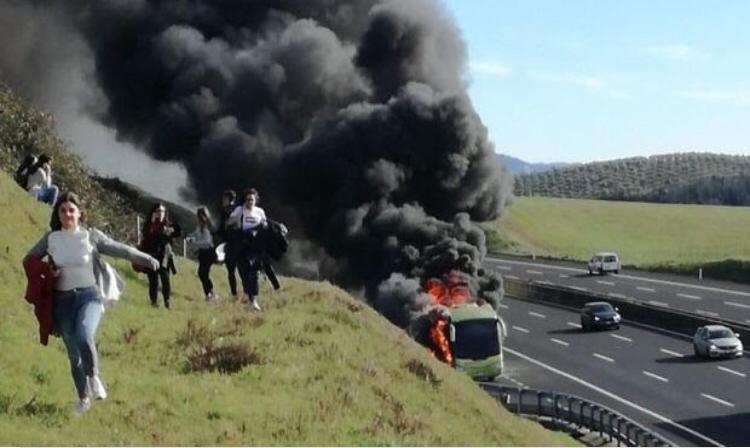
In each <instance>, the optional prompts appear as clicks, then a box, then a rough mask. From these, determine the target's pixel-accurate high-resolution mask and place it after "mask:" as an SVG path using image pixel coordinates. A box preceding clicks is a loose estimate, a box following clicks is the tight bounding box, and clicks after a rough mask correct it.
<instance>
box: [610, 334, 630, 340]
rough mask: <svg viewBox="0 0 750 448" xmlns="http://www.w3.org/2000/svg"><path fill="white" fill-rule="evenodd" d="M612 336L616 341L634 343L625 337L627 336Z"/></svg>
mask: <svg viewBox="0 0 750 448" xmlns="http://www.w3.org/2000/svg"><path fill="white" fill-rule="evenodd" d="M610 336H612V337H613V338H615V339H619V340H621V341H625V342H633V340H632V339H630V338H628V337H625V336H620V335H619V334H610Z"/></svg>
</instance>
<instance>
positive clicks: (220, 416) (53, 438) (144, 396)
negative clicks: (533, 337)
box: [0, 173, 573, 446]
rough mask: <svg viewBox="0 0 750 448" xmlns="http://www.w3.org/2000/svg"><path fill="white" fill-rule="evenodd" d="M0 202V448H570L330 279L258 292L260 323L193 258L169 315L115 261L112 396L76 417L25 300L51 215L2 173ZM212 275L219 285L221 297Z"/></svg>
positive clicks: (105, 329) (183, 264) (107, 376)
mask: <svg viewBox="0 0 750 448" xmlns="http://www.w3.org/2000/svg"><path fill="white" fill-rule="evenodd" d="M0 207H2V210H3V211H4V212H5V213H3V214H2V215H0V234H2V235H5V238H3V241H2V246H3V247H1V248H0V249H1V250H0V307H1V308H2V309H3V313H4V318H3V320H2V323H1V324H0V344H1V345H2V347H3V350H0V366H2V373H3V374H2V375H0V445H536V446H544V445H561V444H565V445H568V444H572V443H573V442H572V441H571V440H570V439H568V438H567V437H566V436H562V435H559V434H556V433H552V432H548V431H547V430H545V429H543V428H542V427H541V426H539V425H537V424H535V423H532V422H530V421H527V420H524V419H521V418H517V417H514V416H512V415H510V414H509V413H507V412H506V411H505V410H504V409H502V408H501V407H499V406H498V405H497V404H496V403H495V402H494V401H493V400H492V399H490V398H489V397H488V396H487V395H486V394H485V393H483V392H482V391H481V390H480V389H479V388H477V387H476V386H475V385H474V384H473V383H472V382H471V380H470V379H469V378H468V377H466V376H464V375H462V374H459V373H457V372H455V371H453V370H452V369H451V368H450V367H448V366H446V365H444V364H441V363H440V362H438V361H436V360H435V359H433V358H432V356H431V355H430V354H429V353H428V352H427V351H426V350H425V349H424V348H422V347H421V346H418V345H417V344H416V343H414V342H413V341H412V340H411V339H410V338H408V337H407V336H406V335H405V334H404V333H403V332H402V331H401V330H399V329H397V328H396V327H394V326H392V325H391V324H389V323H388V322H387V321H386V320H385V319H384V318H383V317H381V316H380V315H378V314H377V313H376V312H374V311H373V310H371V309H370V308H369V307H367V306H365V305H364V304H362V303H361V302H359V301H357V300H355V299H353V298H351V297H350V296H348V295H347V294H346V293H345V292H343V291H342V290H340V289H338V288H336V287H334V286H331V285H330V284H327V283H315V282H307V281H302V280H296V279H291V278H287V279H284V287H283V289H282V290H281V291H278V292H272V291H269V289H268V288H267V285H264V286H263V290H262V292H261V297H262V298H263V304H264V307H265V309H264V312H263V313H260V314H253V313H250V312H249V311H248V310H247V308H246V307H244V306H242V305H239V304H236V303H232V302H231V301H229V300H221V301H220V302H219V303H218V304H216V305H213V306H210V305H207V304H206V303H205V302H204V301H203V300H202V298H201V293H200V287H199V283H198V280H197V278H196V276H195V274H194V271H195V265H194V264H192V263H191V262H189V261H187V260H180V261H179V263H178V269H179V271H180V272H179V274H178V275H177V277H176V278H175V282H174V284H175V289H176V294H175V298H174V300H173V303H174V309H173V310H171V311H166V310H164V309H163V308H160V309H153V308H151V307H150V306H149V305H148V300H147V299H146V289H145V279H144V278H143V277H142V276H140V277H139V276H137V275H136V274H134V273H133V272H132V271H131V270H130V269H129V267H128V265H127V263H123V262H117V263H116V266H117V268H118V270H119V271H120V272H121V274H123V276H124V277H125V279H126V281H127V286H126V292H125V294H124V297H123V298H122V301H121V303H120V304H119V305H118V306H117V307H116V308H114V309H111V310H108V311H107V313H106V314H105V316H104V320H103V322H102V325H101V327H100V329H99V349H100V356H101V366H102V377H103V380H104V381H105V383H106V384H107V386H108V388H109V393H110V396H109V398H108V399H107V400H106V401H104V402H97V403H95V404H94V406H93V407H92V409H91V410H90V411H89V412H88V413H87V414H86V415H85V416H84V417H82V420H77V419H75V418H74V417H73V415H72V412H71V410H72V404H73V398H74V388H73V385H72V381H71V379H70V376H69V369H68V367H67V360H66V356H65V351H64V348H63V345H62V343H61V341H60V340H59V339H58V338H52V339H51V342H50V345H49V346H47V347H43V346H41V345H39V343H38V342H37V339H38V336H37V326H36V322H35V320H34V317H33V313H32V310H31V306H30V305H29V304H27V303H26V302H25V301H24V300H23V299H22V294H23V288H24V286H25V280H24V275H23V272H22V269H21V264H20V262H21V258H22V256H23V254H24V253H25V251H26V250H27V249H28V248H29V247H30V246H31V245H32V244H33V243H34V242H35V241H36V239H37V238H38V237H39V236H40V235H41V234H42V232H43V230H44V228H45V227H46V224H47V222H48V220H49V213H50V208H48V207H47V206H44V205H42V204H39V203H35V202H34V201H33V200H31V199H30V198H29V197H28V196H27V195H26V194H25V193H24V192H23V191H22V190H21V189H19V188H17V187H16V186H15V184H14V183H13V181H12V180H11V179H10V178H8V177H7V176H6V175H5V174H2V173H0ZM221 273H223V271H222V270H220V269H216V270H214V273H213V278H214V279H215V280H217V279H218V281H217V282H216V283H217V289H218V291H221V292H223V291H226V290H227V288H226V282H225V281H223V275H221ZM220 277H221V278H220ZM217 369H218V370H222V371H228V372H233V373H226V374H222V373H219V371H217Z"/></svg>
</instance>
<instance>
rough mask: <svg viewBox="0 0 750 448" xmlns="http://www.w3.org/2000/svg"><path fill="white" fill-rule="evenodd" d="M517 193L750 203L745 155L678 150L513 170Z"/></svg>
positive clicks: (748, 158) (749, 173) (749, 169)
mask: <svg viewBox="0 0 750 448" xmlns="http://www.w3.org/2000/svg"><path fill="white" fill-rule="evenodd" d="M515 194H516V195H518V196H547V197H564V198H588V199H608V200H626V201H643V202H663V203H682V204H714V205H750V156H733V155H724V154H711V153H677V154H665V155H656V156H651V157H633V158H628V159H619V160H612V161H606V162H593V163H587V164H583V165H576V166H572V167H566V168H553V169H552V170H550V171H546V172H537V173H529V174H524V175H520V176H516V184H515Z"/></svg>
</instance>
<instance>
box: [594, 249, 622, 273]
mask: <svg viewBox="0 0 750 448" xmlns="http://www.w3.org/2000/svg"><path fill="white" fill-rule="evenodd" d="M588 267H589V275H591V274H593V273H594V272H598V273H599V274H604V273H607V272H614V273H615V274H617V273H619V272H620V267H621V266H620V257H619V256H618V255H617V252H597V253H595V254H594V256H592V257H591V260H589V265H588Z"/></svg>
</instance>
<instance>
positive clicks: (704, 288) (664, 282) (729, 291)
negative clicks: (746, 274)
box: [485, 257, 750, 297]
mask: <svg viewBox="0 0 750 448" xmlns="http://www.w3.org/2000/svg"><path fill="white" fill-rule="evenodd" d="M485 260H486V261H490V262H494V263H507V264H520V265H524V266H544V267H545V268H547V269H557V270H561V271H568V272H578V273H588V272H589V271H588V270H587V269H576V268H567V267H564V266H554V265H550V264H540V263H529V262H525V261H514V260H502V259H499V258H492V257H487V258H485ZM617 278H627V279H630V280H640V281H644V282H649V283H658V284H662V285H672V286H681V287H683V288H692V289H698V290H701V291H711V292H722V293H725V294H733V295H737V296H743V297H750V293H749V292H743V291H735V290H733V289H722V288H713V287H711V286H701V285H691V284H689V283H678V282H671V281H668V280H659V279H655V278H647V277H636V276H633V275H626V274H618V275H617Z"/></svg>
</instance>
